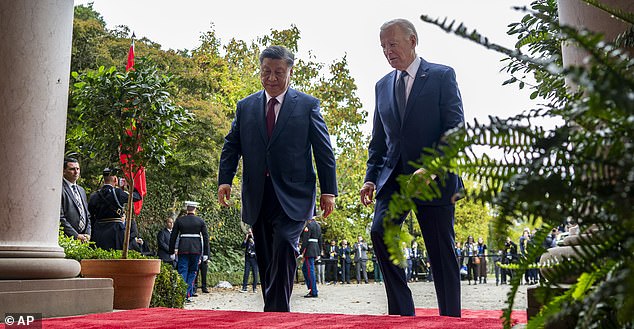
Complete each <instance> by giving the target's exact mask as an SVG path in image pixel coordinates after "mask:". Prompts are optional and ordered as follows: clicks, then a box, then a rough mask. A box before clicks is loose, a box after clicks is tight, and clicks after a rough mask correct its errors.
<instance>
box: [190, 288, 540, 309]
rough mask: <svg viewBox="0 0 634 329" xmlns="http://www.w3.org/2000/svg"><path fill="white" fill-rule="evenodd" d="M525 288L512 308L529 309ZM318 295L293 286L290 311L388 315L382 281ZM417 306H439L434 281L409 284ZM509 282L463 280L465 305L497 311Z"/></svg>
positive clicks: (250, 300) (242, 300)
mask: <svg viewBox="0 0 634 329" xmlns="http://www.w3.org/2000/svg"><path fill="white" fill-rule="evenodd" d="M526 287H527V286H521V287H520V289H519V293H518V295H517V296H516V299H515V304H514V306H513V309H520V310H525V309H526ZM317 289H318V290H319V298H304V297H303V296H304V295H305V294H306V292H307V289H306V286H305V285H300V284H296V285H295V287H294V288H293V297H292V299H291V310H292V311H293V312H301V313H342V314H386V312H387V300H386V297H385V287H384V286H383V285H382V284H375V283H372V282H371V283H369V284H356V283H353V284H345V285H342V284H336V285H318V287H317ZM410 289H412V293H413V295H414V303H415V305H416V308H437V304H436V294H435V290H434V285H433V283H432V282H414V283H410ZM509 290H510V286H508V285H500V286H496V285H495V283H490V281H489V283H488V284H479V285H467V282H466V281H463V282H462V289H461V291H462V308H463V309H471V310H494V309H502V308H504V307H506V304H505V302H506V299H507V294H508V292H509ZM198 295H199V296H198V297H193V298H192V300H193V302H192V303H190V304H187V305H186V306H185V308H186V309H208V310H240V311H262V309H263V307H264V303H263V301H262V294H261V292H260V291H259V290H258V292H257V293H252V292H250V291H249V292H246V293H242V292H240V291H239V287H234V288H233V289H222V288H214V289H211V290H210V293H209V294H203V293H201V292H200V289H199V290H198Z"/></svg>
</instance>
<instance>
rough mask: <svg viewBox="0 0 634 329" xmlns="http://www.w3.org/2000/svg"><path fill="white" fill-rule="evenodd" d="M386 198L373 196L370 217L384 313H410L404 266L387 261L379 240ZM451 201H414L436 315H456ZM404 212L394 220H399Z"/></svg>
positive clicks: (457, 287)
mask: <svg viewBox="0 0 634 329" xmlns="http://www.w3.org/2000/svg"><path fill="white" fill-rule="evenodd" d="M389 203H390V198H389V197H388V198H381V199H377V200H376V205H375V208H374V220H373V222H372V228H371V230H370V235H371V237H372V242H373V243H374V250H375V253H376V256H377V261H378V263H379V266H380V268H381V272H382V274H383V281H384V282H385V291H386V294H387V300H388V313H389V314H395V315H410V316H413V315H414V300H413V299H412V292H411V290H410V289H409V287H408V286H407V280H406V276H405V270H404V269H402V268H400V267H399V266H397V265H394V264H393V263H392V261H390V255H389V252H388V251H387V247H386V245H385V242H384V241H383V235H384V229H383V218H384V217H385V214H386V212H387V209H388V205H389ZM454 210H455V207H454V206H453V205H447V206H423V205H419V204H417V219H418V224H419V225H420V228H421V231H422V233H423V239H424V240H425V247H426V248H427V251H428V253H429V260H430V263H431V267H432V268H433V269H434V287H435V289H436V298H437V300H438V309H439V311H440V315H444V316H453V317H460V308H461V306H460V272H459V268H458V262H457V260H456V255H455V251H454V236H455V234H454V228H453V224H454ZM406 216H407V214H403V216H401V218H399V219H398V220H397V224H399V225H400V224H402V223H403V221H404V220H405V218H406Z"/></svg>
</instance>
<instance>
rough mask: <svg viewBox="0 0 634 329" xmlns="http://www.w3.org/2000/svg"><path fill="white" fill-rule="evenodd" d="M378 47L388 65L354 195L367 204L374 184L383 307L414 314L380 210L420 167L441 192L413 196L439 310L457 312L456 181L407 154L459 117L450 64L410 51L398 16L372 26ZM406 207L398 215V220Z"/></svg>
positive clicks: (407, 30) (409, 31)
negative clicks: (361, 179)
mask: <svg viewBox="0 0 634 329" xmlns="http://www.w3.org/2000/svg"><path fill="white" fill-rule="evenodd" d="M380 40H381V47H382V48H383V54H384V55H385V57H386V59H387V60H388V62H389V64H390V65H391V66H392V67H393V68H395V70H394V71H392V72H390V73H389V74H387V75H386V76H384V77H383V78H382V79H381V80H379V82H377V84H376V88H375V92H376V105H375V106H376V107H375V111H374V124H373V129H372V139H371V141H370V145H369V150H368V161H367V170H366V177H365V183H364V184H363V187H362V188H361V191H360V196H361V202H362V203H363V204H365V205H368V204H370V203H371V202H372V199H373V194H374V192H375V191H376V196H375V198H376V205H375V209H374V221H373V223H372V228H371V235H372V242H373V243H374V248H375V251H376V254H377V257H378V259H379V263H380V266H381V272H382V273H383V276H384V280H385V289H386V292H387V299H388V312H389V314H400V315H412V316H413V315H414V302H413V299H412V294H411V291H410V289H409V288H408V286H407V281H406V280H405V272H404V271H403V269H402V268H400V267H398V266H395V265H393V264H392V262H391V261H390V259H389V254H388V251H387V249H386V246H385V243H384V241H383V235H384V230H383V218H384V217H385V214H386V211H387V209H388V204H389V202H390V198H391V196H392V194H394V193H395V192H398V190H399V185H398V182H397V180H396V178H397V177H398V176H399V175H423V177H424V178H426V179H427V180H428V181H431V180H434V181H435V182H436V183H438V186H439V189H440V192H441V196H440V197H439V198H437V199H434V200H431V201H421V200H415V203H416V208H417V209H416V210H417V212H416V213H417V217H418V223H419V224H420V227H421V231H422V232H423V239H424V240H425V246H426V249H427V251H428V252H429V255H430V261H431V266H432V268H433V269H434V279H435V280H434V285H435V288H436V296H437V299H438V307H439V310H440V315H446V316H454V317H459V316H460V276H459V272H458V263H457V261H456V256H455V253H454V228H453V222H454V210H455V208H454V202H453V201H454V196H455V194H456V193H457V192H458V191H459V190H460V189H461V188H462V182H461V180H460V179H459V177H458V176H457V175H455V174H452V173H448V174H446V175H445V176H444V177H435V176H434V175H431V174H429V173H426V172H425V170H424V169H423V168H418V169H416V168H415V167H413V166H412V165H411V164H410V162H411V161H414V162H415V161H417V160H418V159H419V158H420V156H421V154H422V152H423V150H424V149H425V148H435V147H437V146H438V145H439V144H440V143H441V138H442V136H443V134H444V133H445V132H447V131H448V130H450V129H452V128H455V127H459V126H461V125H462V124H463V122H464V115H463V110H462V100H461V97H460V92H459V90H458V85H457V83H456V77H455V73H454V70H453V69H452V68H450V67H448V66H444V65H439V64H433V63H428V62H427V61H425V60H423V59H422V58H420V57H418V56H417V55H416V50H415V48H416V45H417V44H418V35H417V34H416V29H415V28H414V25H413V24H412V23H411V22H409V21H407V20H404V19H396V20H392V21H389V22H386V23H385V24H383V26H381V30H380ZM406 215H407V214H406V213H404V214H402V216H401V217H400V222H398V224H402V223H403V220H404V219H405V217H406Z"/></svg>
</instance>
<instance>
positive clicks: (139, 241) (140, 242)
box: [134, 238, 143, 244]
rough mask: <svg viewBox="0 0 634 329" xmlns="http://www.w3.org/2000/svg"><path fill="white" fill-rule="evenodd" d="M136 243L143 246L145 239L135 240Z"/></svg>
mask: <svg viewBox="0 0 634 329" xmlns="http://www.w3.org/2000/svg"><path fill="white" fill-rule="evenodd" d="M134 241H136V243H138V244H143V239H141V238H134Z"/></svg>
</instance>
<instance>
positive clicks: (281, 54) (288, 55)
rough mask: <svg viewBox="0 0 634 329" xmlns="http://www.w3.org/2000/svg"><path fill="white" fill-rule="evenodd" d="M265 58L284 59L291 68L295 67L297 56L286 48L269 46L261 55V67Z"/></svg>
mask: <svg viewBox="0 0 634 329" xmlns="http://www.w3.org/2000/svg"><path fill="white" fill-rule="evenodd" d="M265 58H270V59H283V60H284V61H285V62H286V64H288V66H289V67H293V64H294V63H295V55H293V53H292V52H290V50H288V49H286V47H284V46H269V47H267V48H266V49H264V50H262V53H260V65H261V64H262V62H264V59H265Z"/></svg>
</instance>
